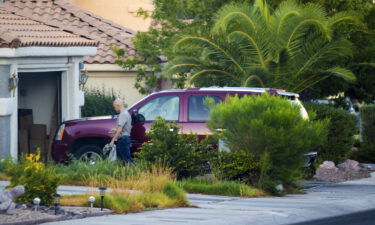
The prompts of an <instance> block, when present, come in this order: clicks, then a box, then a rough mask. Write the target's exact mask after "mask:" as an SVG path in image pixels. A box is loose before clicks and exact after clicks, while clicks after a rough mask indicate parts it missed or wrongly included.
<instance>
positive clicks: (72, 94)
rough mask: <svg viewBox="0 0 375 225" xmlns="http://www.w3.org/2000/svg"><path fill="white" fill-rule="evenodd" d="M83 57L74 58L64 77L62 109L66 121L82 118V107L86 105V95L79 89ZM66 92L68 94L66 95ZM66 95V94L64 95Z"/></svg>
mask: <svg viewBox="0 0 375 225" xmlns="http://www.w3.org/2000/svg"><path fill="white" fill-rule="evenodd" d="M82 60H83V59H82V57H72V60H71V64H70V67H69V69H68V70H67V71H66V73H63V75H62V95H63V98H64V96H65V99H63V102H62V107H66V108H65V110H64V109H63V112H65V113H66V116H63V119H64V120H71V119H78V118H80V117H81V106H83V104H84V93H83V91H81V90H80V89H79V74H80V70H79V62H80V61H82ZM65 92H66V93H65ZM64 93H65V94H64Z"/></svg>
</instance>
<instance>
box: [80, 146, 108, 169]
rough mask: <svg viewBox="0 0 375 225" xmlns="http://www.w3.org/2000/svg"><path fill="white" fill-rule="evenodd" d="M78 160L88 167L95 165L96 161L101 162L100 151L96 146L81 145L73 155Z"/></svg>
mask: <svg viewBox="0 0 375 225" xmlns="http://www.w3.org/2000/svg"><path fill="white" fill-rule="evenodd" d="M75 155H76V157H77V158H78V159H79V160H82V161H85V162H87V163H88V164H90V165H93V164H95V162H96V161H99V160H102V159H103V157H102V149H101V148H100V147H99V146H98V145H93V144H89V145H83V146H81V147H79V148H78V149H77V151H76V153H75Z"/></svg>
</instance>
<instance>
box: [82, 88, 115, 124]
mask: <svg viewBox="0 0 375 225" xmlns="http://www.w3.org/2000/svg"><path fill="white" fill-rule="evenodd" d="M115 99H116V95H115V94H114V92H113V91H112V92H111V94H110V95H107V94H106V91H105V89H104V88H103V89H102V90H100V89H86V90H85V105H84V106H83V107H82V111H81V112H82V116H83V117H91V116H105V115H114V114H116V112H115V110H114V109H113V105H112V104H113V101H114V100H115Z"/></svg>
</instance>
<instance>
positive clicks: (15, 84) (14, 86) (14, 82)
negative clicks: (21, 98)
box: [9, 73, 19, 96]
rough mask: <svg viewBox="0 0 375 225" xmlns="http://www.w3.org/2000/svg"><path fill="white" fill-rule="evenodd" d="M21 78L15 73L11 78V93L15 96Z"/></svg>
mask: <svg viewBox="0 0 375 225" xmlns="http://www.w3.org/2000/svg"><path fill="white" fill-rule="evenodd" d="M18 81H19V78H18V76H17V74H16V73H13V74H12V75H11V76H10V78H9V92H10V93H11V95H13V96H15V92H16V89H17V87H18Z"/></svg>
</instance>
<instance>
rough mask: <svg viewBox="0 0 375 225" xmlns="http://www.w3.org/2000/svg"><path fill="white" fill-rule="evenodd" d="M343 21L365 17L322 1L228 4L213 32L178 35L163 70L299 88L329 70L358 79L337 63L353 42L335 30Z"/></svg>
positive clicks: (197, 78)
mask: <svg viewBox="0 0 375 225" xmlns="http://www.w3.org/2000/svg"><path fill="white" fill-rule="evenodd" d="M340 23H346V24H347V23H354V24H359V23H360V22H359V20H358V19H357V18H356V17H355V16H353V15H351V14H349V13H347V12H341V13H337V14H335V15H334V16H332V17H328V16H327V14H326V12H325V11H324V9H323V8H322V7H321V6H319V5H317V4H308V5H302V4H298V3H296V2H295V1H293V0H287V1H285V2H283V3H281V4H280V5H279V7H278V8H277V9H276V10H275V11H273V12H271V10H270V9H269V7H268V5H267V4H266V3H265V1H264V0H255V3H254V4H253V5H249V4H230V5H226V6H224V7H223V8H222V9H221V10H220V11H218V12H217V14H216V16H215V23H214V25H213V27H212V29H211V31H210V36H209V37H204V36H183V37H181V38H179V39H178V40H177V41H176V43H175V46H174V49H175V51H176V55H177V57H176V58H175V59H173V60H172V61H171V62H170V63H169V64H168V65H167V66H166V68H165V70H164V72H165V75H166V76H169V77H170V76H173V75H176V74H180V75H185V76H187V77H188V79H189V81H190V83H191V84H194V85H195V86H199V85H200V84H201V83H202V82H201V81H202V80H205V81H206V84H207V82H208V83H209V84H210V85H220V86H229V85H235V86H260V87H264V86H267V87H272V88H282V89H287V90H290V91H294V92H301V91H302V90H304V89H306V88H309V87H311V86H313V85H314V84H316V83H318V82H320V81H322V80H324V79H326V78H328V77H330V76H337V77H340V78H343V79H345V80H347V81H350V82H351V81H355V75H354V74H353V73H352V72H351V71H349V70H348V69H345V68H343V67H340V66H338V65H335V61H337V59H338V58H341V57H350V56H351V55H352V44H351V43H350V42H349V41H348V40H346V39H344V38H342V37H337V35H335V29H337V26H338V25H339V24H340ZM192 50H194V51H192ZM185 52H189V54H187V53H185ZM191 52H195V54H193V55H192V54H190V53H191Z"/></svg>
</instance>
